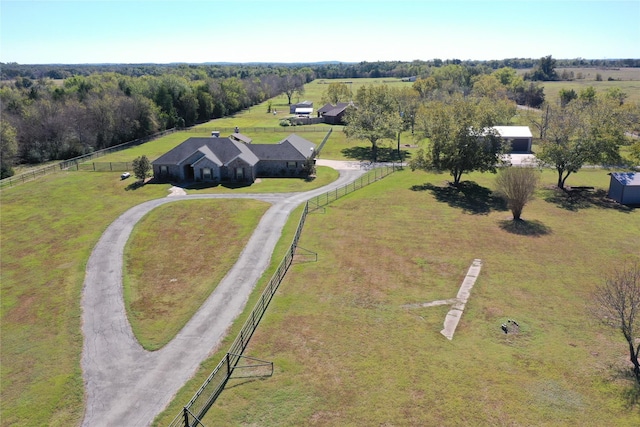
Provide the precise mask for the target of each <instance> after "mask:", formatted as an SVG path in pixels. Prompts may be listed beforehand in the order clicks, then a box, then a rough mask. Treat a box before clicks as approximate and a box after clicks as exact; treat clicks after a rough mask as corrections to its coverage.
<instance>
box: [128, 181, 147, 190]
mask: <svg viewBox="0 0 640 427" xmlns="http://www.w3.org/2000/svg"><path fill="white" fill-rule="evenodd" d="M144 185H145V183H144V182H143V181H134V182H132V183H131V184H129V185H127V186H126V187H125V188H124V189H125V191H135V190H137V189H138V188H142V187H144Z"/></svg>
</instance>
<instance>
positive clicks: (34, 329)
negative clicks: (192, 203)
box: [0, 172, 168, 425]
mask: <svg viewBox="0 0 640 427" xmlns="http://www.w3.org/2000/svg"><path fill="white" fill-rule="evenodd" d="M127 186H128V183H127V182H126V181H121V180H120V174H119V173H90V172H88V173H87V172H60V173H56V174H53V175H48V176H45V177H42V178H39V179H38V180H36V181H33V182H28V183H25V184H22V185H20V186H17V187H14V188H8V189H4V190H3V191H2V192H0V206H2V211H1V212H2V221H1V225H2V230H1V231H2V232H1V233H0V246H1V247H2V251H1V253H0V261H1V264H2V280H1V285H0V290H1V294H2V298H1V310H2V311H1V317H0V319H1V323H2V348H1V349H0V355H1V359H2V366H1V368H0V369H1V372H0V374H1V377H2V390H1V395H0V400H1V401H2V405H1V410H0V419H1V420H2V421H1V424H2V425H75V424H77V423H78V422H79V421H80V419H81V418H82V414H83V411H84V408H83V400H84V389H83V382H82V375H81V371H80V353H81V351H82V333H81V330H80V315H81V311H80V294H81V291H82V283H83V280H84V276H85V266H86V262H87V259H88V258H89V254H90V253H91V251H92V249H93V247H94V245H95V244H96V242H97V241H98V239H99V238H100V235H101V234H102V232H103V231H104V230H105V229H106V228H107V226H108V225H109V224H110V223H111V222H112V221H113V220H114V219H115V218H117V217H118V216H119V215H120V214H122V213H123V212H124V211H126V210H127V209H128V208H130V207H132V206H135V205H138V204H140V203H142V202H144V201H146V200H150V199H155V198H158V197H163V196H165V195H166V194H167V188H168V186H166V185H163V186H160V185H158V186H144V187H142V188H139V189H137V190H131V191H127Z"/></svg>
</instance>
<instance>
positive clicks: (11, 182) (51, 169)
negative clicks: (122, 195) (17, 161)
mask: <svg viewBox="0 0 640 427" xmlns="http://www.w3.org/2000/svg"><path fill="white" fill-rule="evenodd" d="M176 130H177V129H175V128H174V129H167V130H165V131H162V132H158V133H155V134H153V135H149V136H147V137H144V138H139V139H134V140H133V141H129V142H125V143H123V144H119V145H114V146H113V147H108V148H105V149H102V150H98V151H94V152H92V153H89V154H85V155H83V156H78V157H74V158H73V159H69V160H63V161H61V162H59V163H55V164H53V165H49V166H45V167H43V168H38V169H34V170H31V171H29V172H24V173H21V174H20V175H14V176H11V177H9V178H5V179H3V180H0V189H2V188H5V187H13V186H15V185H18V184H22V183H25V182H28V181H32V180H34V179H36V178H39V177H41V176H44V175H49V174H52V173H55V172H58V171H61V170H65V169H69V168H71V169H75V170H97V169H92V168H93V167H94V166H91V163H87V162H89V161H90V160H93V159H97V158H99V157H102V156H106V155H107V154H111V153H115V152H116V151H122V150H125V149H127V148H130V147H134V146H136V145H140V144H144V143H145V142H149V141H151V140H154V139H156V138H160V137H161V136H165V135H168V134H171V133H174V132H176ZM82 163H87V164H88V165H89V166H84V165H81V164H82ZM105 163H106V162H105ZM114 164H115V163H114ZM79 165H80V166H79ZM85 167H86V168H87V169H84V168H85ZM104 170H105V171H106V170H109V169H104ZM114 171H120V169H114Z"/></svg>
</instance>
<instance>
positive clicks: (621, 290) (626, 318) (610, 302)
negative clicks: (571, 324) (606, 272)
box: [594, 263, 640, 384]
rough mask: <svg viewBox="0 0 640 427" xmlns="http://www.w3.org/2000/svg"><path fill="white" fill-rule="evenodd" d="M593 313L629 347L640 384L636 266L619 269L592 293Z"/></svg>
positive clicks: (638, 271) (639, 276) (639, 269)
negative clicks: (620, 335) (619, 335)
mask: <svg viewBox="0 0 640 427" xmlns="http://www.w3.org/2000/svg"><path fill="white" fill-rule="evenodd" d="M594 297H595V302H596V308H597V310H596V313H597V315H598V317H600V319H601V320H603V321H604V322H605V323H606V324H608V325H610V326H613V327H614V328H616V329H619V330H620V332H622V335H624V338H625V340H627V344H628V346H629V360H630V361H631V363H632V364H633V373H634V375H635V377H636V381H638V384H640V362H639V361H638V355H639V354H638V353H639V352H640V344H637V342H638V340H639V338H640V337H638V334H639V333H640V264H638V263H636V264H633V265H631V266H625V267H622V268H620V269H618V270H616V271H614V273H613V274H612V275H611V276H609V277H608V278H607V279H606V282H605V284H604V285H602V286H600V287H598V288H597V289H596V291H595V295H594Z"/></svg>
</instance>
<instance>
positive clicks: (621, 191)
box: [608, 172, 640, 205]
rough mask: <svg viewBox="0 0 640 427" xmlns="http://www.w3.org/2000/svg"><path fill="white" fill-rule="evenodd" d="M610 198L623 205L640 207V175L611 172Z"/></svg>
mask: <svg viewBox="0 0 640 427" xmlns="http://www.w3.org/2000/svg"><path fill="white" fill-rule="evenodd" d="M609 175H610V176H611V181H610V182H609V194H608V196H609V198H611V199H613V200H615V201H616V202H618V203H620V204H622V205H640V173H635V172H611V173H610V174H609Z"/></svg>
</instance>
